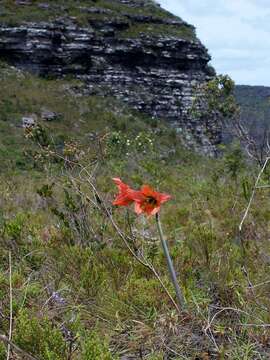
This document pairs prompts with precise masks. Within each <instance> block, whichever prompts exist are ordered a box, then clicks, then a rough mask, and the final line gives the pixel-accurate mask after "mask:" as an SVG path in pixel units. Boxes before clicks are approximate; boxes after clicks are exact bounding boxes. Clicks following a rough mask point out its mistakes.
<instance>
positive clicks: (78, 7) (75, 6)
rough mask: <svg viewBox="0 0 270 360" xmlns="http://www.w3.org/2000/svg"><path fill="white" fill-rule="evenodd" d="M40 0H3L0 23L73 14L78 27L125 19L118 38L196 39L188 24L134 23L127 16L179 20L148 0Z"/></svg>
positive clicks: (53, 18) (46, 19) (15, 23)
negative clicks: (131, 1) (135, 0)
mask: <svg viewBox="0 0 270 360" xmlns="http://www.w3.org/2000/svg"><path fill="white" fill-rule="evenodd" d="M42 4H44V2H43V1H39V0H38V1H34V2H31V3H29V4H28V5H21V6H18V5H16V3H15V1H13V0H3V1H2V2H1V4H0V22H1V23H2V24H7V25H18V24H21V23H23V22H40V21H53V20H55V19H57V18H61V17H72V18H74V20H75V22H77V23H78V25H81V26H89V23H90V24H91V23H92V22H93V20H98V21H103V22H104V23H106V22H108V21H111V20H113V19H115V20H119V19H120V20H121V19H122V20H124V21H126V22H127V24H128V26H129V28H128V29H127V30H126V31H121V32H120V33H119V34H117V35H119V36H120V37H131V38H133V37H137V36H139V35H140V34H141V33H142V32H143V33H146V34H149V35H154V36H174V37H180V38H183V39H187V40H194V39H196V35H195V32H194V29H193V28H191V27H189V26H187V25H184V24H183V25H182V26H179V25H177V26H176V25H162V24H155V23H153V24H137V23H136V22H135V21H133V20H130V19H129V18H128V17H127V16H128V15H133V14H134V15H143V16H152V17H155V18H157V19H160V20H161V21H162V19H178V18H177V17H175V16H174V15H172V14H170V13H169V12H167V11H166V10H164V9H162V8H160V7H158V6H157V5H155V4H154V3H153V2H151V1H145V6H141V5H140V6H138V7H130V6H128V5H125V4H122V3H120V2H119V1H116V0H109V1H108V0H99V1H93V0H90V1H85V0H77V1H72V0H65V1H64V0H58V1H47V2H46V4H48V5H49V7H48V8H46V7H45V8H44V7H41V5H42ZM89 7H92V8H96V9H100V10H105V11H108V12H105V13H88V12H87V11H86V10H85V9H86V8H89Z"/></svg>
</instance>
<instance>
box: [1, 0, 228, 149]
mask: <svg viewBox="0 0 270 360" xmlns="http://www.w3.org/2000/svg"><path fill="white" fill-rule="evenodd" d="M121 2H122V3H123V4H129V5H130V6H132V7H134V8H136V6H138V5H139V4H138V2H134V0H125V1H124V0H122V1H121ZM145 4H146V3H145V1H142V2H141V6H143V5H145ZM88 10H89V11H90V12H98V11H102V10H100V9H96V8H93V7H89V9H88ZM104 11H105V13H106V11H108V10H104ZM105 16H106V15H105ZM130 22H139V23H152V24H153V23H155V22H161V23H162V24H163V25H164V26H165V25H166V24H168V23H170V24H175V26H176V27H181V26H183V24H184V26H188V25H187V24H186V23H185V22H183V21H182V20H181V19H178V20H177V19H174V18H172V19H166V18H164V19H163V18H158V19H157V18H155V17H153V16H142V15H136V14H134V15H133V14H132V15H128V16H126V17H125V18H124V17H119V18H117V17H110V15H109V16H108V17H106V18H105V20H104V19H103V20H102V18H99V17H98V18H92V17H91V18H90V19H89V26H88V27H79V26H78V25H76V24H75V23H74V21H73V20H72V19H71V18H69V19H58V20H56V21H54V22H47V23H44V22H43V23H42V22H40V23H30V24H26V25H20V26H0V58H2V59H5V60H7V61H8V62H9V63H11V64H13V65H15V66H17V67H19V68H21V69H24V70H28V71H31V72H33V73H35V74H38V75H42V76H44V75H45V76H46V75H53V76H64V75H66V74H74V75H76V76H77V77H78V78H80V79H82V80H84V81H85V84H86V86H85V89H84V92H85V94H98V95H102V96H106V95H113V96H116V97H117V98H119V99H121V100H123V101H125V102H126V103H127V104H128V105H130V106H132V107H133V108H134V109H136V110H139V111H143V112H146V113H148V114H149V115H151V116H154V117H158V118H163V119H166V120H168V121H169V122H170V123H171V124H172V125H173V126H175V127H176V129H177V131H179V132H182V133H183V134H186V143H187V144H189V145H191V146H194V145H195V147H197V146H198V147H199V148H200V151H202V152H204V153H208V154H213V152H215V145H216V144H218V143H219V142H220V139H221V137H220V129H219V128H218V127H217V125H216V124H215V123H211V122H210V123H207V124H201V123H200V124H198V123H197V122H196V121H195V120H194V119H191V117H190V115H189V110H190V108H191V105H192V102H193V90H194V87H195V86H196V85H198V84H201V83H202V82H204V81H207V80H208V79H210V78H211V73H210V71H209V68H208V62H209V60H210V56H209V55H208V53H207V50H206V49H205V47H204V46H203V45H202V44H201V43H200V42H199V41H198V40H196V39H195V40H190V39H185V38H181V37H176V36H167V37H165V36H154V35H151V34H148V35H147V34H145V33H142V34H141V35H139V36H138V37H135V38H126V37H123V36H122V35H121V34H122V33H121V32H122V31H123V30H125V29H126V28H128V27H129V26H130Z"/></svg>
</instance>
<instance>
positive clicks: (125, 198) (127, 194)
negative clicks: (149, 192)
mask: <svg viewBox="0 0 270 360" xmlns="http://www.w3.org/2000/svg"><path fill="white" fill-rule="evenodd" d="M113 181H114V182H115V184H116V186H117V187H118V190H119V194H118V195H117V197H116V198H115V200H114V202H113V205H119V206H127V205H129V204H131V203H133V201H134V199H133V196H134V193H136V191H135V190H133V189H131V188H130V187H129V186H128V185H127V184H125V183H123V181H122V180H121V179H119V178H113Z"/></svg>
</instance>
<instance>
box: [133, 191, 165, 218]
mask: <svg viewBox="0 0 270 360" xmlns="http://www.w3.org/2000/svg"><path fill="white" fill-rule="evenodd" d="M132 198H133V200H134V201H135V212H136V213H137V214H138V215H139V214H142V213H146V214H147V215H148V216H150V215H155V214H156V213H158V212H159V210H160V206H161V204H163V203H165V202H166V201H168V200H170V198H171V196H170V195H168V194H162V193H159V192H157V191H154V190H153V189H152V188H151V187H150V186H148V185H143V186H142V187H141V190H140V191H135V192H134V193H133V194H132Z"/></svg>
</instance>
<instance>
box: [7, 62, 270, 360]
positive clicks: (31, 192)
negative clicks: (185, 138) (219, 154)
mask: <svg viewBox="0 0 270 360" xmlns="http://www.w3.org/2000/svg"><path fill="white" fill-rule="evenodd" d="M0 76H1V90H0V92H1V95H0V99H1V102H0V126H1V132H0V144H1V146H0V151H1V155H0V156H1V163H2V166H1V173H0V177H1V181H0V193H1V197H0V204H1V207H0V209H1V210H0V248H1V252H0V259H1V262H0V264H1V265H0V283H1V287H0V289H1V290H0V301H1V313H2V322H1V324H0V327H1V331H0V332H1V333H5V334H7V333H8V328H9V264H8V252H9V251H11V253H12V291H13V320H14V325H13V332H12V340H13V342H14V343H16V344H17V345H18V346H19V347H21V348H22V349H23V350H25V351H27V352H29V353H31V354H33V355H34V356H36V357H38V358H40V359H45V360H47V359H48V360H51V359H61V360H62V359H67V358H68V356H71V357H70V358H71V359H74V360H75V359H83V360H88V359H89V360H90V359H91V360H92V359H93V360H95V359H96V360H98V359H104V360H107V359H121V358H124V356H128V355H130V356H134V357H135V358H140V357H141V358H143V359H153V360H158V359H163V358H165V357H166V356H167V357H168V358H170V359H173V358H176V359H178V358H179V359H182V358H184V359H196V358H198V359H204V358H207V356H208V358H211V357H214V356H216V357H217V356H219V357H220V358H221V359H239V360H240V359H244V358H245V359H256V358H258V359H267V358H268V356H269V346H268V339H269V328H268V326H267V324H269V323H270V318H269V295H270V293H269V292H270V286H269V253H270V248H269V241H268V238H269V221H270V217H269V200H268V191H269V190H267V189H266V190H265V189H264V190H261V191H258V193H257V195H256V198H255V201H254V203H253V205H252V207H251V211H250V214H249V216H248V218H247V220H246V222H245V225H244V230H243V233H242V238H241V241H240V238H239V233H238V225H239V222H240V220H241V216H242V215H243V210H244V209H245V207H246V206H247V202H248V199H249V196H250V193H251V189H252V186H253V184H254V180H255V177H256V174H257V171H258V169H257V168H256V166H255V165H252V164H247V163H245V160H244V158H243V157H242V155H241V152H239V151H235V149H234V148H233V149H227V150H226V153H225V156H224V157H223V158H220V159H207V158H204V157H200V156H199V155H196V154H193V153H191V152H189V151H187V150H186V149H184V148H183V147H182V146H181V138H179V137H178V135H176V134H175V133H174V132H173V131H172V130H171V129H169V128H167V127H166V125H164V124H163V123H162V122H157V121H153V120H151V119H148V118H147V117H143V116H141V115H139V114H137V113H134V112H130V111H129V109H127V108H125V107H124V106H123V105H122V104H121V103H119V102H116V101H115V100H113V99H110V98H99V97H84V96H82V97H77V96H75V94H74V89H75V88H76V87H79V86H80V83H79V82H77V81H75V80H73V79H69V80H68V79H66V80H45V79H39V78H36V77H34V76H31V75H29V74H25V73H22V72H18V71H16V70H14V69H12V68H10V67H7V66H2V67H1V71H0ZM63 89H64V90H63ZM72 89H73V91H71V90H72ZM43 107H45V108H48V109H50V110H52V111H56V112H58V113H61V117H60V118H59V119H58V120H55V121H53V122H51V123H44V121H42V120H41V118H40V111H41V109H42V108H43ZM29 113H35V114H37V117H38V124H39V126H40V127H39V128H38V129H39V130H40V129H42V131H45V132H46V134H47V135H48V137H49V140H50V141H49V144H46V143H45V145H44V146H41V147H40V146H38V145H37V143H36V141H37V140H39V139H40V138H39V137H38V136H37V132H36V131H37V130H38V129H34V130H33V132H32V135H33V136H32V137H31V136H28V138H26V137H25V134H24V132H23V130H22V128H20V127H19V124H20V118H21V116H23V115H25V114H29ZM55 151H56V152H57V153H58V154H60V155H61V156H62V157H64V158H65V159H66V160H65V161H64V160H61V159H59V157H57V156H55V154H54V152H55ZM69 161H71V162H69ZM22 162H24V164H25V165H24V166H22ZM76 164H77V165H76ZM78 164H80V166H82V167H83V168H84V169H87V170H88V171H90V173H91V174H92V181H93V182H94V183H95V185H96V187H97V189H98V192H99V193H100V195H101V196H102V198H103V199H104V202H105V204H106V206H107V207H108V208H109V210H110V211H111V213H112V214H113V217H114V219H115V221H117V223H118V224H119V226H120V228H121V229H122V230H123V231H124V232H125V233H128V234H129V235H130V236H131V235H132V239H133V241H132V242H131V243H130V246H131V247H132V248H133V249H136V251H138V254H141V253H143V254H144V256H145V258H146V259H147V260H148V261H151V262H152V263H153V265H154V266H155V268H156V269H157V270H158V272H159V274H160V276H161V279H162V280H163V282H164V283H165V285H166V286H167V288H168V289H169V291H170V292H171V293H172V294H173V288H172V286H171V284H170V281H169V278H168V272H167V267H166V262H165V259H164V256H163V253H162V250H161V247H160V244H159V242H158V241H157V239H158V237H157V230H156V227H155V222H154V219H152V218H149V219H146V218H143V217H136V216H135V215H134V213H133V212H132V210H131V209H130V210H128V211H126V210H125V209H123V208H115V207H112V206H111V202H112V200H113V198H114V196H115V193H116V189H115V187H114V185H113V183H112V180H111V178H112V177H114V176H119V177H121V178H122V179H123V180H124V181H125V182H127V183H128V184H130V185H131V186H132V187H134V188H139V187H140V186H141V185H142V184H144V183H149V184H151V185H152V186H154V187H155V188H156V189H158V190H160V191H162V192H167V193H170V194H171V195H172V197H173V199H172V200H171V201H170V202H168V203H167V204H166V205H164V206H163V208H162V212H161V218H162V224H163V227H164V232H165V234H166V236H167V238H168V243H169V247H170V252H171V255H172V258H173V261H174V264H175V267H176V270H177V273H178V276H179V281H181V285H182V287H183V289H184V293H185V297H186V300H187V303H188V313H187V314H180V315H179V314H177V313H176V311H175V309H174V307H173V306H172V305H171V302H170V300H169V298H168V297H167V296H166V294H165V292H164V291H163V289H162V287H161V286H160V283H159V281H158V280H157V278H156V277H155V276H154V275H153V274H152V273H151V272H150V271H149V270H148V269H147V268H145V267H144V266H142V265H141V264H139V263H138V262H137V261H136V259H135V258H134V257H132V256H130V253H129V252H128V251H127V248H126V247H125V246H124V244H123V242H122V241H121V239H120V238H119V236H118V234H117V233H116V232H115V230H114V228H113V227H112V225H111V223H110V221H109V219H108V216H105V215H104V213H103V211H102V207H101V208H98V207H96V206H93V203H94V204H99V202H98V198H97V197H96V196H94V195H93V192H92V190H91V188H90V185H89V183H88V180H89V178H88V176H87V175H86V173H85V171H81V170H80V168H78ZM263 181H264V183H267V181H268V177H267V175H266V176H265V178H263ZM89 199H90V201H89ZM131 230H132V232H131ZM241 244H242V245H243V244H244V248H243V246H241ZM210 321H211V326H210V327H209V323H210ZM207 326H208V327H207ZM207 329H208V330H207ZM5 358H6V351H5V346H4V344H1V347H0V359H5Z"/></svg>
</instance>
